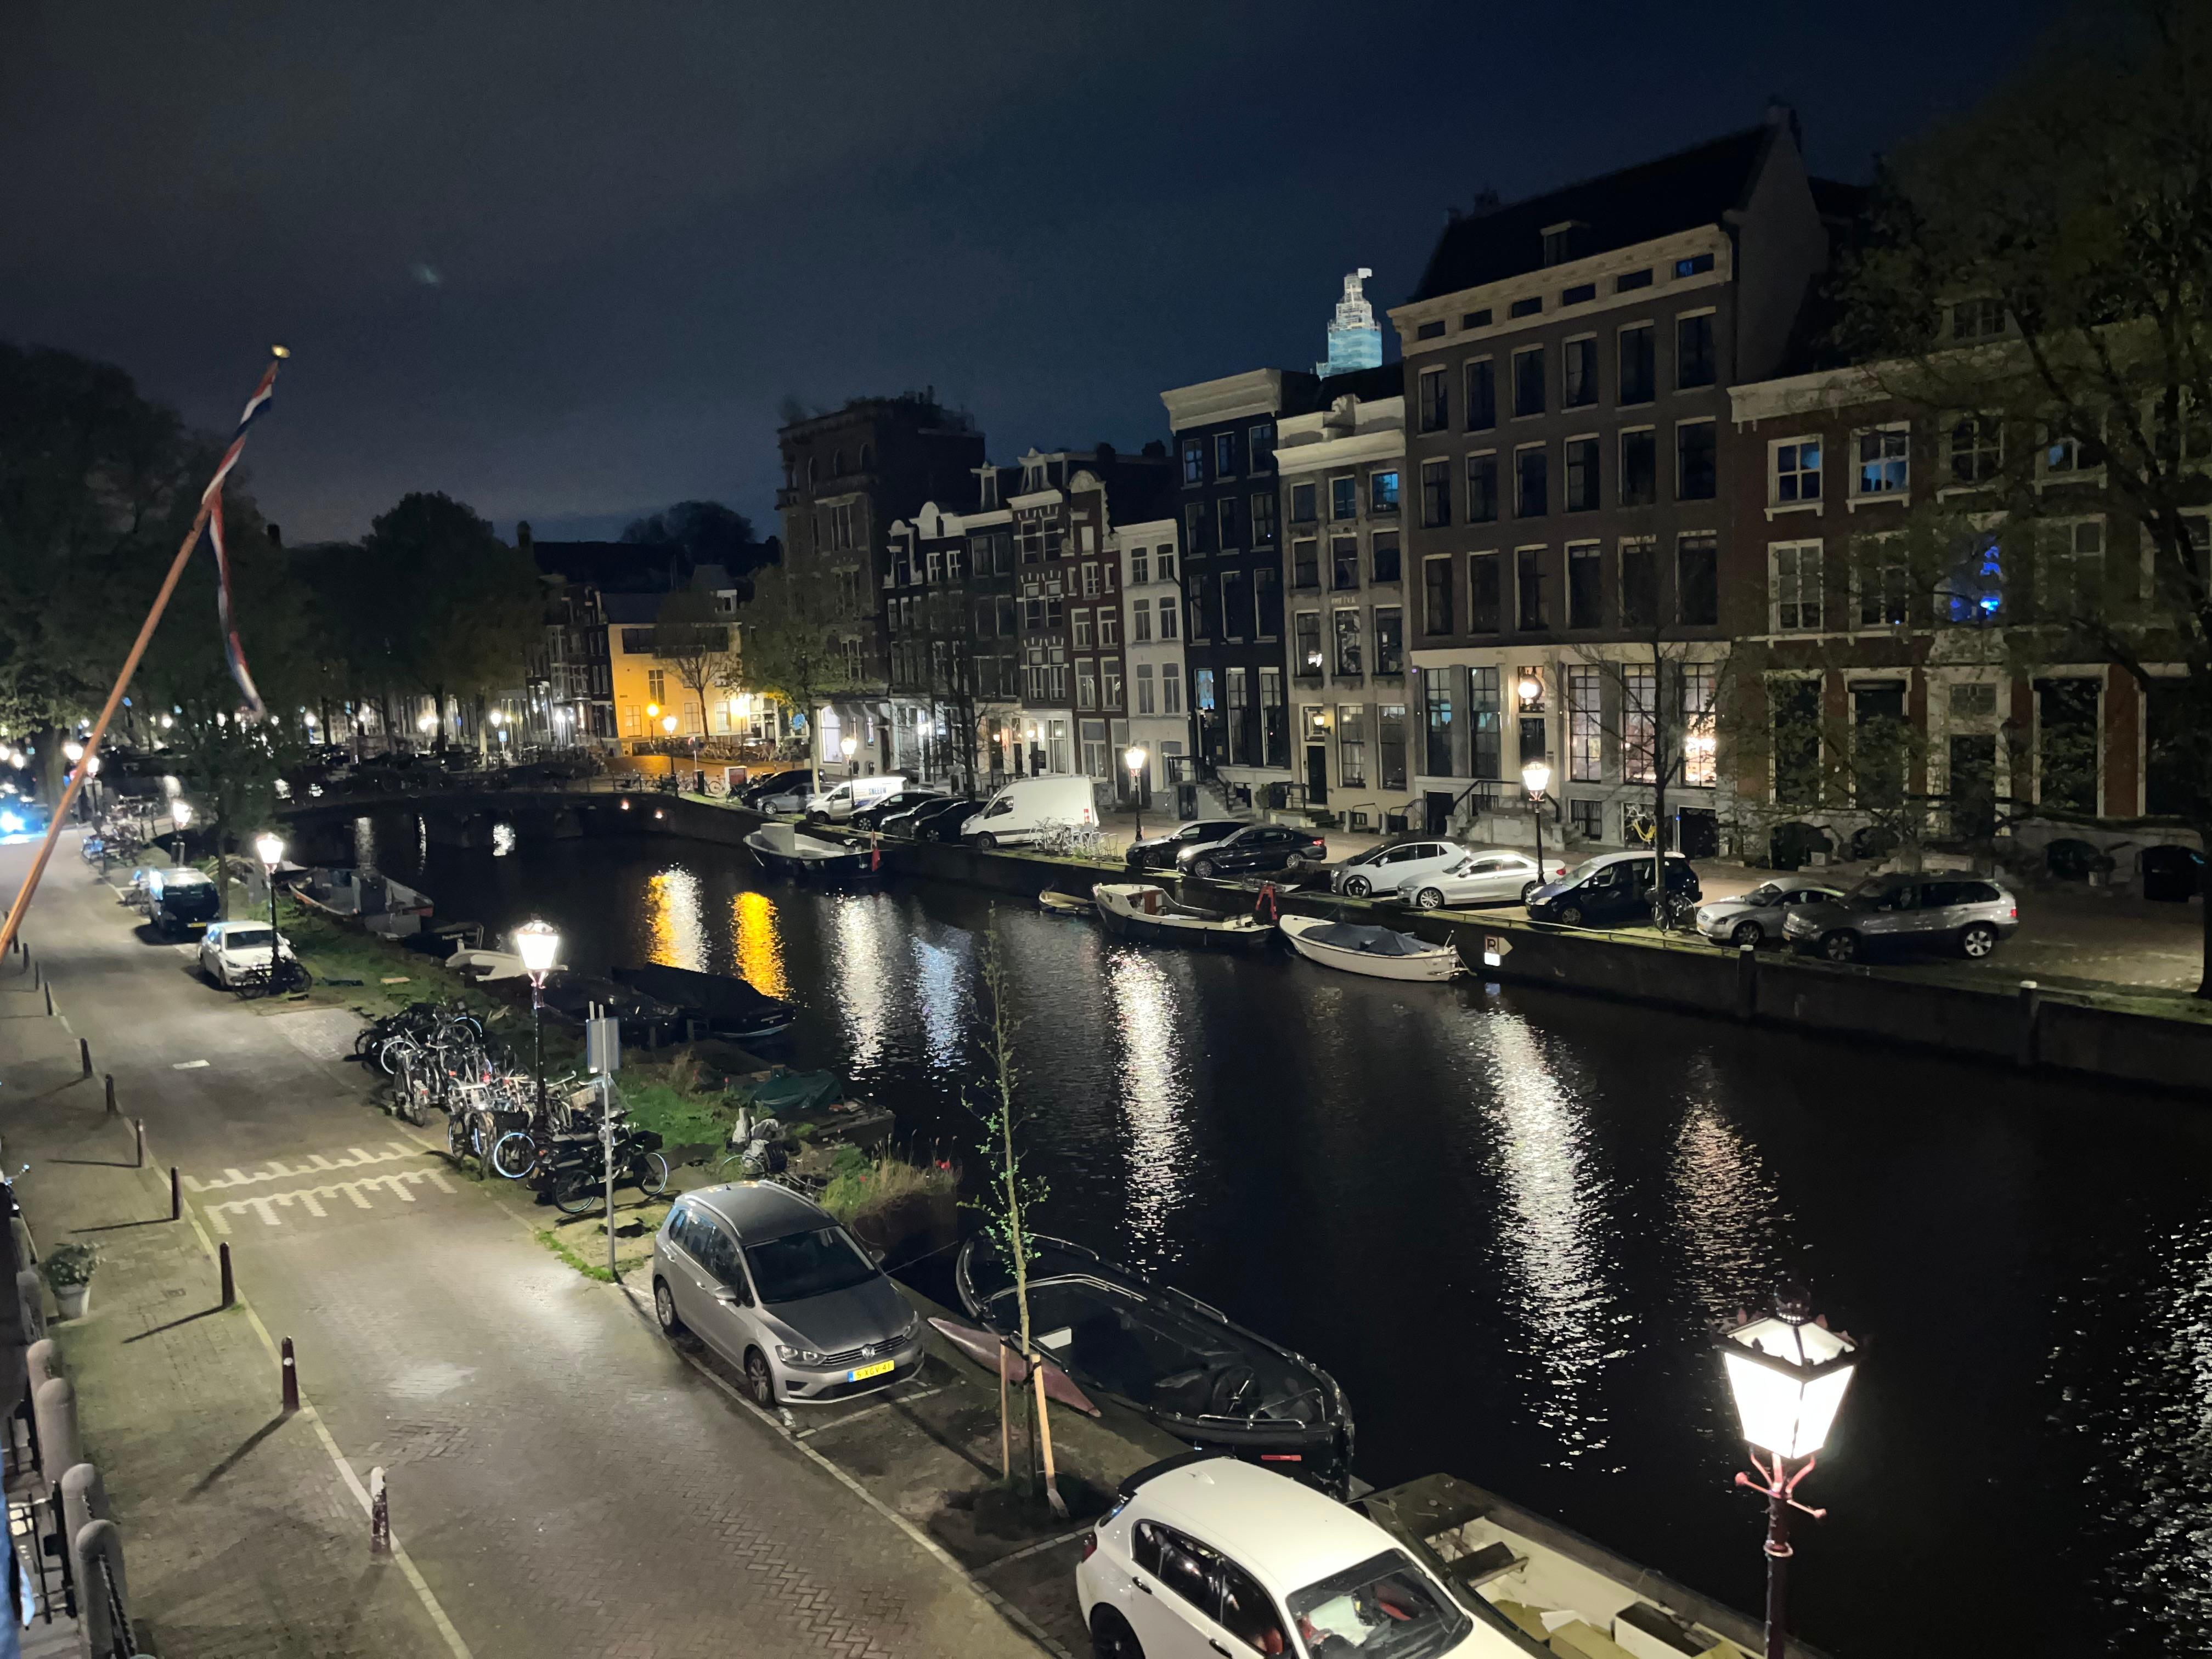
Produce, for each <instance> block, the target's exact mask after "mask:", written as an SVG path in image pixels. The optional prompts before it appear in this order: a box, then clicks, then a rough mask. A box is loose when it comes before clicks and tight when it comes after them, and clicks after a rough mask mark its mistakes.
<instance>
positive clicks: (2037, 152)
mask: <svg viewBox="0 0 2212 1659" xmlns="http://www.w3.org/2000/svg"><path fill="white" fill-rule="evenodd" d="M2208 283H2212V12H2207V11H2206V10H2205V9H2203V8H2202V7H2198V6H2192V5H2187V4H2180V3H2172V0H2142V3H2137V4H2135V5H2132V6H2130V7H2129V8H2127V9H2124V10H2122V11H2120V12H2119V13H2118V15H2115V14H2114V13H2112V12H2111V11H2100V12H2097V13H2095V14H2094V15H2091V16H2088V17H2086V18H2085V20H2084V22H2083V24H2082V26H2081V27H2080V28H2078V29H2075V30H2069V31H2068V32H2067V33H2064V34H2063V36H2062V37H2061V38H2059V39H2058V40H2056V41H2055V42H2053V43H2052V45H2051V47H2050V48H2049V49H2048V50H2046V51H2045V52H2044V54H2043V55H2042V56H2041V57H2040V58H2039V60H2038V61H2036V62H2035V63H2034V64H2032V65H2031V66H2030V67H2029V68H2027V70H2024V71H2023V72H2022V73H2021V75H2019V76H2017V77H2015V79H2014V80H2013V81H2012V82H2010V83H2008V85H2007V86H2005V87H2004V88H2002V89H2000V90H1999V91H1998V92H1997V93H1996V94H1994V95H1993V96H1991V97H1990V99H1989V100H1986V101H1985V102H1984V104H1983V105H1982V106H1980V107H1978V109H1976V110H1975V111H1973V112H1972V113H1971V114H1970V115H1969V116H1967V117H1966V118H1964V119H1962V120H1960V121H1958V122H1956V123H1954V124H1953V125H1950V126H1948V127H1947V128H1945V129H1943V130H1942V131H1938V132H1936V134H1934V135H1933V136H1931V137H1929V139H1927V140H1926V141H1925V142H1923V143H1920V144H1918V145H1917V146H1915V147H1914V148H1912V149H1911V150H1909V151H1907V152H1906V153H1905V154H1904V155H1901V156H1900V157H1899V159H1898V161H1897V162H1896V163H1895V165H1894V166H1893V167H1891V168H1889V169H1888V170H1887V173H1886V175H1885V177H1884V179H1883V180H1882V181H1881V193H1880V204H1879V208H1878V211H1877V214H1876V217H1875V226H1874V234H1873V235H1872V236H1871V238H1870V240H1869V246H1867V247H1866V248H1865V249H1864V250H1863V252H1862V253H1861V254H1860V255H1859V257H1858V258H1857V259H1856V261H1855V262H1854V264H1853V266H1852V269H1851V270H1850V273H1849V276H1848V279H1847V282H1846V284H1845V288H1844V298H1845V318H1846V328H1845V331H1844V342H1845V343H1846V344H1847V345H1848V346H1849V347H1850V349H1851V351H1852V355H1853V356H1854V358H1855V359H1856V360H1857V361H1860V362H1869V363H1872V364H1874V365H1875V366H1874V367H1873V368H1869V370H1868V371H1867V381H1868V386H1869V394H1870V395H1879V396H1882V397H1887V398H1893V399H1894V400H1896V401H1897V402H1898V403H1899V404H1903V405H1904V406H1905V407H1906V408H1908V409H1910V410H1913V411H1914V412H1915V413H1916V415H1917V416H1918V418H1919V421H1920V422H1921V423H1922V425H1923V428H1928V429H1932V430H1934V431H1935V432H1936V434H1937V435H1938V451H1937V454H1936V458H1935V459H1936V461H1937V464H1938V465H1939V467H1941V468H1942V482H1943V483H1945V484H1946V485H1948V486H1952V487H1953V489H1954V490H1955V491H1956V492H1958V493H1947V494H1946V495H1945V497H1944V499H1942V500H1941V501H1936V500H1930V501H1928V502H1927V503H1925V505H1924V506H1923V507H1922V508H1921V509H1919V511H1918V512H1917V513H1916V522H1915V525H1914V528H1913V535H1912V538H1911V542H1912V545H1911V548H1910V549H1909V550H1908V555H1909V557H1910V559H1911V563H1912V568H1913V573H1914V574H1913V586H1914V587H1915V588H1916V589H1917V590H1919V591H1921V592H1925V593H1926V594H1928V595H1929V599H1930V601H1931V603H1932V604H1933V605H1934V606H1935V612H1934V616H1933V617H1932V620H1933V621H1934V622H1935V623H1936V625H1938V626H1943V625H1946V624H1948V625H1953V626H1957V627H1967V626H1979V627H1982V628H1984V629H1990V628H1998V627H2001V628H2002V650H2003V652H2004V653H2006V655H2007V656H2008V659H2009V660H2010V665H2011V666H2012V667H2013V668H2014V670H2015V671H2016V672H2030V671H2033V670H2034V669H2035V668H2037V667H2039V666H2042V665H2057V664H2066V663H2074V664H2081V663H2088V664H2103V665H2111V666H2114V667H2117V668H2118V669H2119V670H2120V671H2122V672H2123V673H2124V674H2125V675H2126V676H2127V677H2129V678H2130V679H2131V680H2132V681H2133V683H2134V684H2136V686H2137V687H2138V688H2140V690H2142V692H2143V693H2144V695H2145V698H2146V701H2147V703H2148V723H2149V725H2150V726H2151V727H2152V728H2153V731H2152V769H2153V770H2154V773H2155V774H2156V775H2157V780H2158V781H2157V785H2156V787H2155V789H2154V796H2155V799H2154V802H2153V805H2154V806H2156V807H2158V808H2160V809H2161V810H2163V811H2166V812H2167V813H2169V814H2170V815H2171V816H2172V817H2173V818H2175V819H2177V820H2179V822H2181V823H2185V824H2186V825H2187V826H2188V827H2189V828H2191V829H2193V830H2195V831H2196V833H2197V836H2198V837H2199V840H2200V842H2201V843H2202V844H2203V845H2205V846H2207V847H2212V549H2208V545H2207V538H2206V535H2205V531H2204V525H2205V519H2204V517H2203V510H2204V509H2205V508H2206V507H2208V506H2212V476H2208V474H2207V471H2206V464H2207V462H2208V460H2212V303H2208V301H2212V294H2208ZM1928 493H1930V492H1923V494H1928ZM2085 523H2093V524H2094V525H2095V526H2097V530H2096V534H2095V538H2094V539H2093V542H2090V543H2085V540H2084V538H2082V537H2081V535H2079V534H2077V533H2076V527H2077V526H2081V525H2083V524H2085ZM2062 793H2064V792H2063V791H2062ZM2044 805H2045V804H2044V803H2041V802H2039V807H2042V806H2044ZM2048 805H2049V806H2051V807H2056V808H2057V809H2058V810H2059V811H2062V812H2063V811H2079V810H2080V803H2079V800H2078V799H2075V800H2074V801H2073V802H2071V803H2070V804H2069V803H2067V802H2063V801H2061V802H2051V803H2049V804H2048ZM2205 924H2206V929H2205V935H2204V946H2203V952H2204V971H2203V979H2202V981H2201V982H2200V985H2199V987H2198V994H2199V995H2200V996H2205V997H2212V902H2208V903H2207V905H2206V907H2205Z"/></svg>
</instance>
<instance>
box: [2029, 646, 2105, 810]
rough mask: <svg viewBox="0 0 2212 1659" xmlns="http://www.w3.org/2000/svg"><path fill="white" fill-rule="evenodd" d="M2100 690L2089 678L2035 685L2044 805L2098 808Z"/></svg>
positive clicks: (2040, 791) (2039, 795) (2039, 778)
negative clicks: (2098, 709)
mask: <svg viewBox="0 0 2212 1659" xmlns="http://www.w3.org/2000/svg"><path fill="white" fill-rule="evenodd" d="M2097 689H2098V683H2097V682H2096V681H2095V680H2090V679H2070V680H2060V679H2051V680H2039V681H2038V682H2037V683H2036V687H2035V760H2036V768H2035V769H2036V790H2035V798H2036V799H2037V801H2038V802H2039V804H2041V805H2045V806H2056V807H2058V808H2060V809H2062V810H2063V811H2071V812H2083V813H2091V812H2094V811H2096V810H2097V770H2098V768H2097V759H2098V757H2097V728H2098V726H2099V725H2100V721H2099V720H2098V717H2097Z"/></svg>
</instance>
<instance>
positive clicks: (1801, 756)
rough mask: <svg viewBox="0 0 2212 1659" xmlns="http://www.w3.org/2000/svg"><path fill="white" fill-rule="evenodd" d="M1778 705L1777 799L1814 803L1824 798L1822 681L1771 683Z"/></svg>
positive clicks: (1787, 803) (1770, 694) (1788, 802)
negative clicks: (1822, 785) (1821, 797)
mask: <svg viewBox="0 0 2212 1659" xmlns="http://www.w3.org/2000/svg"><path fill="white" fill-rule="evenodd" d="M1767 696H1768V699H1769V701H1770V702H1771V703H1772V705H1773V708H1774V743H1773V750H1774V800H1775V804H1776V805H1778V806H1811V805H1816V804H1817V803H1818V802H1819V800H1820V681H1818V680H1816V679H1810V678H1794V677H1793V678H1789V679H1781V680H1775V681H1772V682H1771V683H1770V684H1769V685H1768V688H1767Z"/></svg>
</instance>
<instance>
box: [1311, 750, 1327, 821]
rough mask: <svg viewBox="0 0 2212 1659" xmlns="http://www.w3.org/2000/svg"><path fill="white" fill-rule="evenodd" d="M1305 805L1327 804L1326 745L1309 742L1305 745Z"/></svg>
mask: <svg viewBox="0 0 2212 1659" xmlns="http://www.w3.org/2000/svg"><path fill="white" fill-rule="evenodd" d="M1306 805H1309V806H1326V805H1328V745H1327V744H1319V743H1310V744H1307V745H1306Z"/></svg>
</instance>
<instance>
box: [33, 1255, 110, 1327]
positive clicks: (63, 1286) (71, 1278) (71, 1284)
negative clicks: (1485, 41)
mask: <svg viewBox="0 0 2212 1659" xmlns="http://www.w3.org/2000/svg"><path fill="white" fill-rule="evenodd" d="M99 1262H100V1252H99V1251H98V1250H96V1249H94V1248H93V1247H92V1246H91V1245H89V1244H58V1245H56V1246H55V1247H54V1248H53V1249H52V1250H50V1251H48V1252H47V1254H46V1261H43V1262H41V1263H40V1267H43V1268H44V1270H45V1272H46V1283H47V1284H48V1285H51V1286H52V1289H53V1292H54V1300H55V1301H56V1302H58V1303H59V1304H61V1310H62V1317H63V1318H64V1319H82V1318H83V1317H84V1309H85V1304H86V1302H87V1301H88V1300H89V1299H90V1297H91V1296H92V1270H93V1268H94V1267H96V1266H98V1265H99Z"/></svg>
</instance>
